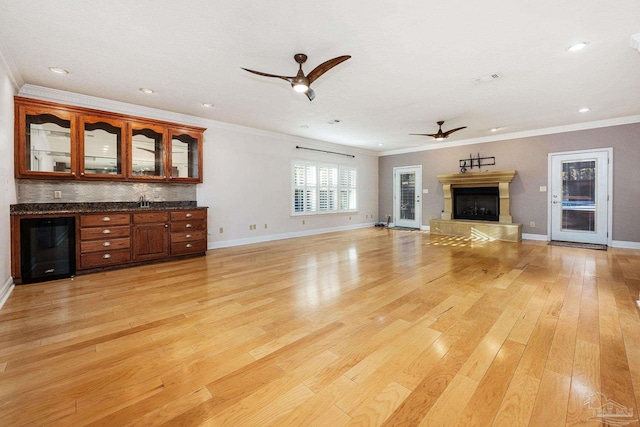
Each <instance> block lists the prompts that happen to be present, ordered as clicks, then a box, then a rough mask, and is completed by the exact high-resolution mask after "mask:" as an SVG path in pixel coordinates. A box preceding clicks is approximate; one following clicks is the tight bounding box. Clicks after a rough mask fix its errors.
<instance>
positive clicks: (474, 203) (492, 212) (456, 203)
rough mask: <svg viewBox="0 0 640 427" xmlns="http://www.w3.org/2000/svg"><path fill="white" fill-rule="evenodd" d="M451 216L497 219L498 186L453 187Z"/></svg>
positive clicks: (498, 213)
mask: <svg viewBox="0 0 640 427" xmlns="http://www.w3.org/2000/svg"><path fill="white" fill-rule="evenodd" d="M452 190H453V218H454V219H469V220H474V221H499V219H500V191H499V189H498V187H468V188H453V189H452Z"/></svg>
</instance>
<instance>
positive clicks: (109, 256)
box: [102, 254, 111, 259]
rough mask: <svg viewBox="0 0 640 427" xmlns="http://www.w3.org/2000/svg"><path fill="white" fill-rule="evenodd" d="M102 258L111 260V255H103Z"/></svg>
mask: <svg viewBox="0 0 640 427" xmlns="http://www.w3.org/2000/svg"><path fill="white" fill-rule="evenodd" d="M102 258H104V259H109V258H111V254H104V255H102Z"/></svg>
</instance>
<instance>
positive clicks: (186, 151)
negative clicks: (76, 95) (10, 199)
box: [15, 97, 205, 183]
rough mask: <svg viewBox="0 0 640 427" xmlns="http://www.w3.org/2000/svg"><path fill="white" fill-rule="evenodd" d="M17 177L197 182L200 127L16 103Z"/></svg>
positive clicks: (22, 101) (199, 179) (45, 104)
mask: <svg viewBox="0 0 640 427" xmlns="http://www.w3.org/2000/svg"><path fill="white" fill-rule="evenodd" d="M15 112H16V114H15V124H16V129H15V176H16V178H38V179H57V178H62V179H80V180H124V181H167V182H188V183H201V182H202V141H203V133H204V131H205V129H204V128H200V127H194V126H186V125H178V124H175V123H167V122H162V121H157V120H149V119H141V118H138V117H131V116H126V115H120V114H115V113H108V112H104V111H96V110H90V109H85V108H80V107H72V106H67V105H61V104H54V103H50V102H45V101H37V100H32V99H27V98H21V97H16V98H15Z"/></svg>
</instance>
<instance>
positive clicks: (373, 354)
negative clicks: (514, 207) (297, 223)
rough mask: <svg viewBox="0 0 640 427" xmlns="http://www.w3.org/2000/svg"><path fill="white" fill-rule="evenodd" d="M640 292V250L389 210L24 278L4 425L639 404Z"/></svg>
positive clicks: (567, 413) (12, 306)
mask: <svg viewBox="0 0 640 427" xmlns="http://www.w3.org/2000/svg"><path fill="white" fill-rule="evenodd" d="M639 292H640V251H633V250H623V249H609V251H606V252H605V251H595V250H585V249H575V248H565V247H554V246H547V245H545V244H544V243H543V242H527V241H525V242H523V243H504V242H485V241H482V240H474V239H467V238H453V237H447V236H430V235H429V234H428V233H423V232H418V231H415V232H407V231H394V230H387V229H375V228H373V227H372V228H369V229H361V230H355V231H349V232H342V233H332V234H325V235H319V236H312V237H305V238H298V239H289V240H282V241H277V242H271V243H263V244H255V245H248V246H241V247H235V248H227V249H218V250H212V251H209V253H208V255H207V256H206V257H202V258H197V259H191V260H186V261H178V262H171V263H166V264H155V265H148V266H144V267H141V268H130V269H125V270H120V271H113V272H108V273H100V274H93V275H86V276H80V277H77V278H75V279H73V280H61V281H56V282H49V283H44V284H34V285H26V286H18V287H16V289H15V290H14V292H13V294H12V295H11V297H10V298H9V300H8V301H7V303H6V304H5V306H4V307H3V308H2V310H0V425H2V426H22V425H45V424H54V425H73V426H80V425H87V424H91V425H105V426H125V425H162V424H167V425H212V426H222V425H229V426H241V425H247V426H267V425H274V426H306V425H316V426H331V427H334V426H343V425H359V426H366V425H372V426H374V425H385V426H418V425H421V426H444V425H452V426H453V425H459V426H474V425H477V426H490V425H495V426H518V425H532V426H554V425H600V424H601V422H599V421H597V420H592V421H589V418H590V417H593V416H594V415H595V414H596V413H597V412H596V411H597V409H598V408H600V407H601V406H602V405H603V404H604V401H603V399H605V397H603V396H606V399H609V400H610V401H612V402H616V403H617V404H618V405H620V406H619V407H620V408H623V409H625V408H626V409H627V410H628V411H629V412H631V411H633V417H632V418H630V419H631V420H635V419H637V418H638V408H639V407H640V405H639V403H640V401H639V399H638V398H639V397H640V317H639V310H638V307H637V305H636V300H637V299H638V293H639ZM589 399H590V400H589ZM605 409H606V408H605Z"/></svg>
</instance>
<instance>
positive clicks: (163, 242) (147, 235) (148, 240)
mask: <svg viewBox="0 0 640 427" xmlns="http://www.w3.org/2000/svg"><path fill="white" fill-rule="evenodd" d="M163 214H164V222H152V223H146V222H145V221H157V220H162V219H163ZM139 215H142V214H133V224H134V225H133V260H134V261H144V260H151V259H157V258H164V257H166V256H168V255H169V214H168V213H157V214H155V215H148V214H144V216H141V217H139ZM140 222H143V223H140Z"/></svg>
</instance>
